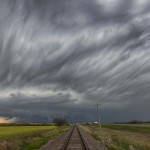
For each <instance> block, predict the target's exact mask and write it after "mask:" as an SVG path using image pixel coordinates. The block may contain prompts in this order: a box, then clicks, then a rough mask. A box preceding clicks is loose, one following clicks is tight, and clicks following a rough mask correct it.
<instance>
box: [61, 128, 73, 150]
mask: <svg viewBox="0 0 150 150" xmlns="http://www.w3.org/2000/svg"><path fill="white" fill-rule="evenodd" d="M74 129H75V125H74V127H73V128H72V130H71V132H70V134H69V136H68V138H67V140H66V142H65V144H64V146H63V147H62V149H61V150H65V149H66V147H67V145H68V143H69V141H70V138H71V136H72V133H73V131H74Z"/></svg>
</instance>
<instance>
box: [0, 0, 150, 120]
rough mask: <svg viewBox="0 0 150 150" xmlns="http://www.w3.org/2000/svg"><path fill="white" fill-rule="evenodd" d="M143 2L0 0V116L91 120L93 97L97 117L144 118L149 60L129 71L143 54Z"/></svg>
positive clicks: (149, 29)
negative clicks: (98, 110)
mask: <svg viewBox="0 0 150 150" xmlns="http://www.w3.org/2000/svg"><path fill="white" fill-rule="evenodd" d="M149 8H150V2H149V1H148V0H105V1H104V0H93V1H91V0H79V1H76V0H63V1H56V0H29V1H25V0H14V1H11V0H5V1H3V0H0V116H4V117H17V118H19V119H20V120H21V121H31V120H33V121H48V120H51V119H52V118H53V117H55V116H61V117H66V118H68V119H69V120H71V121H73V120H75V121H81V120H82V121H83V120H87V121H94V120H95V119H96V109H95V108H94V107H93V104H95V103H99V102H103V103H104V104H103V105H102V115H103V116H104V117H103V121H119V120H122V121H123V120H124V121H126V120H131V119H140V120H142V119H143V120H149V119H150V118H149V115H148V114H149V113H150V112H149V108H148V106H149V98H150V95H149V89H150V86H149V85H150V84H149V82H150V80H149V79H150V77H149V74H150V61H148V62H147V63H146V64H145V65H144V66H143V67H142V68H140V69H139V70H138V71H137V72H135V74H134V76H131V74H132V72H134V71H135V70H136V69H137V68H139V66H141V65H142V64H143V63H144V62H145V61H146V60H148V59H149V58H150V50H149V43H150V42H149V40H150V38H149V37H150V23H149V22H150V19H149V18H150V17H149V16H150V11H149ZM123 81H127V83H126V82H125V86H122V85H121V83H122V82H123ZM139 110H140V111H139ZM118 112H119V113H118Z"/></svg>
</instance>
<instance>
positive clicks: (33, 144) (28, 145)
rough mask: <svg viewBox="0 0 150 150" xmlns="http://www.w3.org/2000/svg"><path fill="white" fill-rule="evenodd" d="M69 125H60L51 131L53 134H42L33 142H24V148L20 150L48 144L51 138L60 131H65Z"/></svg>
mask: <svg viewBox="0 0 150 150" xmlns="http://www.w3.org/2000/svg"><path fill="white" fill-rule="evenodd" d="M67 128H68V127H67V126H62V127H59V128H57V129H55V130H53V131H52V132H51V134H48V135H42V136H41V137H40V138H38V139H37V140H35V141H33V142H31V143H24V145H23V146H22V148H21V149H20V150H34V149H38V148H40V147H41V146H42V145H44V144H46V143H47V142H48V141H49V140H51V139H53V138H55V137H56V136H58V135H59V134H60V133H62V132H64V131H65V130H66V129H67Z"/></svg>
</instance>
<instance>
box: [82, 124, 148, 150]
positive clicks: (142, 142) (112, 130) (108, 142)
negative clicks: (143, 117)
mask: <svg viewBox="0 0 150 150" xmlns="http://www.w3.org/2000/svg"><path fill="white" fill-rule="evenodd" d="M84 129H86V130H87V131H88V132H89V133H90V134H91V135H92V136H94V137H95V138H96V139H98V140H100V141H101V142H102V143H103V144H105V146H106V147H107V148H108V149H109V150H150V126H145V125H127V124H125V125H120V124H103V125H102V130H101V132H100V134H99V126H98V125H87V126H84Z"/></svg>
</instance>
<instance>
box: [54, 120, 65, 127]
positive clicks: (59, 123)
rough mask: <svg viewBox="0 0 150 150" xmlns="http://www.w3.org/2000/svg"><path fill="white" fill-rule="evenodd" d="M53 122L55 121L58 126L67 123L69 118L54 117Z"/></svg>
mask: <svg viewBox="0 0 150 150" xmlns="http://www.w3.org/2000/svg"><path fill="white" fill-rule="evenodd" d="M53 123H54V124H55V125H56V126H62V125H64V124H67V120H65V119H61V118H54V119H53Z"/></svg>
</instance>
